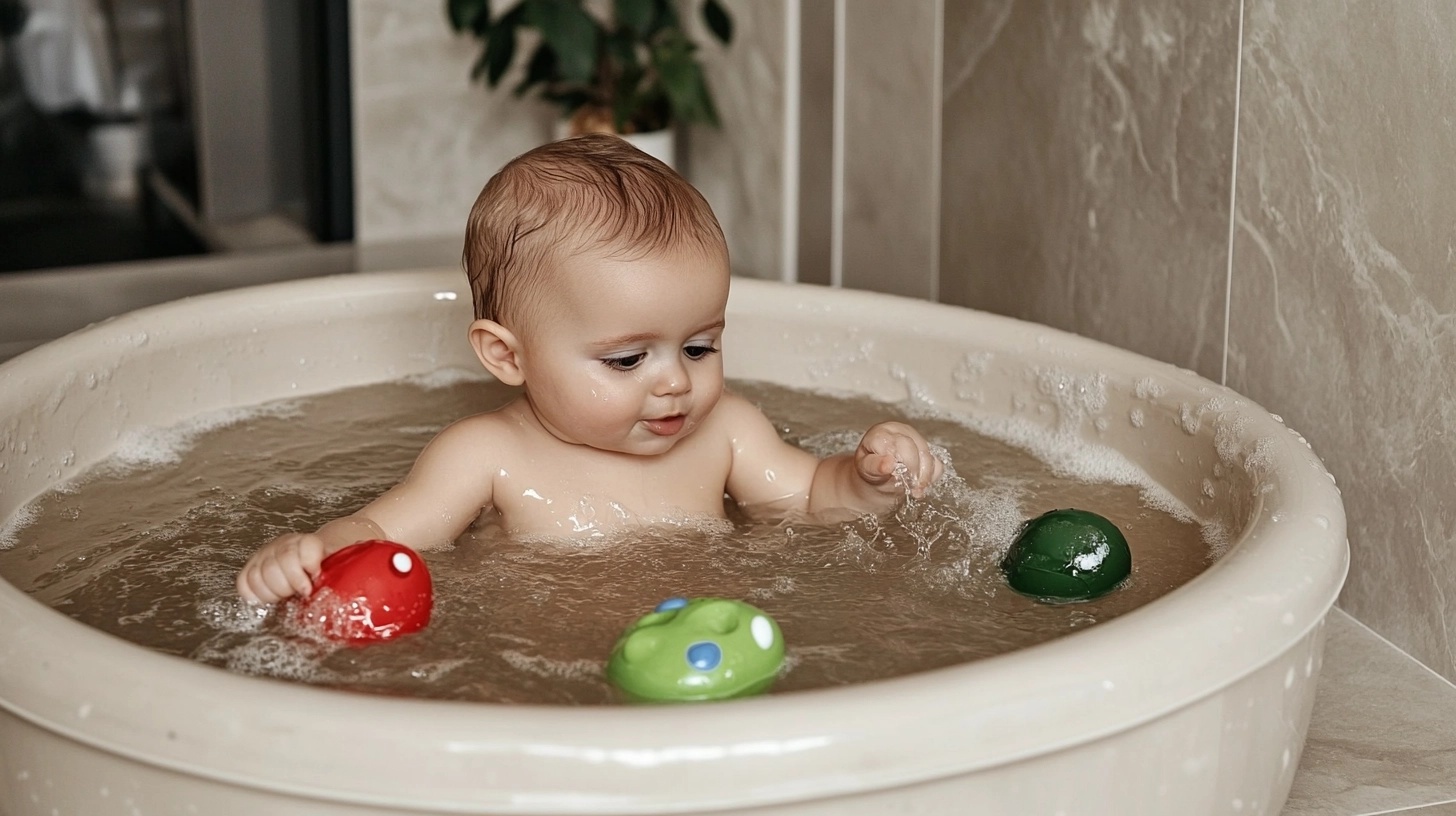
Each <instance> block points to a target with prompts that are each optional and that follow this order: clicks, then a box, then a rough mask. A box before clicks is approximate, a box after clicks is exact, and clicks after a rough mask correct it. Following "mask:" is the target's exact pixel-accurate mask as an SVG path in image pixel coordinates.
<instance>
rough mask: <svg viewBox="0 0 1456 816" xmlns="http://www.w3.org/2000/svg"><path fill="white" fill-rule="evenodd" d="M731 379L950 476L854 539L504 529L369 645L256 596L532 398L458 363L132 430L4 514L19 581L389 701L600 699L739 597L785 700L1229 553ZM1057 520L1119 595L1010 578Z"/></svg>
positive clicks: (753, 395) (1122, 498)
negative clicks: (424, 606) (1117, 552)
mask: <svg viewBox="0 0 1456 816" xmlns="http://www.w3.org/2000/svg"><path fill="white" fill-rule="evenodd" d="M1042 382H1043V383H1046V384H1047V387H1048V388H1051V389H1058V388H1060V387H1061V385H1062V383H1061V381H1059V380H1055V379H1052V378H1050V377H1048V376H1046V375H1043V376H1042ZM1071 385H1072V386H1073V390H1075V391H1078V392H1079V393H1078V394H1077V395H1076V396H1075V399H1077V400H1078V401H1079V402H1080V404H1088V401H1089V400H1092V401H1095V400H1096V398H1097V395H1096V394H1095V393H1092V394H1090V395H1089V394H1088V393H1086V388H1085V386H1086V384H1085V383H1071ZM1091 385H1093V386H1094V387H1100V383H1092V384H1091ZM731 387H732V388H733V389H734V390H736V391H737V392H738V393H740V394H742V395H744V396H745V397H747V398H748V399H750V400H752V401H754V402H756V403H758V404H759V405H760V406H762V407H763V409H764V411H765V413H767V414H768V416H769V417H770V418H772V419H773V420H774V422H775V424H776V426H777V427H778V428H779V430H780V433H781V434H782V435H783V436H784V438H786V439H788V440H789V441H791V442H793V443H795V444H797V445H800V446H801V447H804V448H805V449H807V450H810V451H812V452H814V453H815V454H817V455H821V456H824V455H829V454H832V453H838V452H841V451H846V450H851V449H852V448H853V447H854V445H855V444H857V442H858V440H859V436H860V434H861V433H862V432H863V429H864V428H866V427H868V426H869V425H870V424H872V423H874V422H876V421H879V420H882V419H900V420H903V421H907V422H911V423H912V424H914V425H916V426H917V427H918V428H920V429H921V431H922V432H923V433H924V434H925V435H926V436H927V438H928V439H930V440H931V442H932V444H933V445H934V446H935V447H936V449H937V451H938V452H939V453H940V454H941V455H942V458H943V459H944V460H945V461H946V462H947V463H948V464H947V469H946V475H945V477H944V478H943V479H942V480H941V481H940V482H939V483H938V484H937V485H936V486H935V487H934V488H933V489H932V490H931V491H930V492H929V493H928V494H927V495H926V496H925V497H923V498H918V499H917V498H907V500H906V502H905V503H904V505H903V506H902V507H901V508H900V509H899V510H897V511H896V512H894V513H892V514H888V515H886V516H885V517H883V518H876V517H872V516H869V517H862V518H858V519H853V520H849V521H843V522H838V523H811V522H808V521H802V520H787V521H764V520H754V519H751V518H748V517H746V516H745V515H744V514H742V513H740V512H738V511H737V510H736V508H734V507H732V505H731V502H730V503H729V506H728V508H727V512H728V514H729V520H728V521H727V522H721V521H698V522H683V523H680V524H665V525H659V526H656V527H652V528H646V529H639V530H633V531H631V532H627V533H622V534H617V535H613V536H610V537H605V538H597V539H589V540H573V541H551V540H529V541H527V540H517V539H512V538H510V537H507V536H505V535H504V534H503V533H502V532H501V531H500V530H499V529H498V527H496V526H495V525H494V524H492V523H490V521H489V519H484V520H483V521H482V522H481V523H479V524H477V525H476V526H474V527H472V528H471V529H470V530H468V531H467V532H466V533H465V534H464V535H462V536H461V537H460V538H459V539H458V540H457V541H456V542H454V544H453V545H452V546H451V547H449V548H443V549H437V550H432V551H428V552H425V553H423V557H424V559H425V561H426V563H427V565H428V566H429V568H430V571H431V575H432V577H433V579H434V585H435V610H434V616H433V619H432V622H431V625H430V626H429V627H428V628H427V629H425V630H424V631H423V632H420V633H417V634H414V635H409V636H407V637H403V638H400V639H398V640H396V641H390V642H386V643H381V644H376V645H371V646H368V647H365V648H356V647H347V646H341V645H339V644H336V643H333V642H331V641H329V640H327V639H326V638H324V637H323V636H322V634H321V632H320V631H308V630H304V629H300V628H298V624H296V623H295V622H294V621H293V620H292V617H293V616H290V615H286V614H280V612H279V611H278V610H270V609H269V608H266V607H253V606H250V605H248V604H246V603H244V602H242V601H241V600H240V599H238V598H237V596H236V593H235V590H234V579H235V576H236V574H237V571H238V569H239V568H240V567H241V566H242V565H243V563H244V562H245V561H246V560H247V558H248V557H249V556H250V555H251V554H252V552H253V551H254V550H255V549H256V548H257V547H258V546H259V545H261V544H262V543H263V542H265V541H267V540H268V539H269V538H271V537H272V536H274V535H277V534H279V533H282V532H286V531H291V530H303V529H313V528H316V527H317V526H318V525H320V524H322V523H323V522H325V521H327V520H329V519H331V518H335V517H337V516H339V515H343V514H346V513H348V512H351V511H353V510H354V509H356V508H358V507H359V506H361V505H363V504H364V503H366V502H367V501H369V500H370V499H372V498H373V497H374V496H376V495H378V494H379V493H380V492H382V491H383V490H385V489H387V488H388V487H389V486H390V485H392V484H394V482H396V481H397V480H398V479H399V478H400V477H402V476H403V475H404V473H405V472H406V471H407V470H408V468H409V466H410V464H411V463H412V462H413V460H414V457H415V455H416V454H418V452H419V450H420V448H421V447H423V445H424V444H425V443H426V442H427V441H428V440H429V439H430V438H431V437H432V436H433V435H434V434H435V433H436V432H438V430H439V429H440V428H442V427H444V425H446V424H448V423H449V422H451V421H453V420H454V419H457V418H458V417H460V416H463V415H465V414H468V413H472V412H477V411H481V410H486V409H489V408H490V407H493V406H495V405H499V404H501V403H503V402H504V401H506V400H508V399H509V398H510V397H511V396H512V395H513V392H512V391H511V390H510V389H507V388H504V387H502V386H500V385H499V384H496V383H493V382H488V381H482V380H480V379H478V378H472V377H465V376H460V375H458V374H454V373H450V372H446V373H441V374H437V375H432V376H431V377H429V378H422V379H416V380H414V381H408V382H399V383H392V384H386V385H375V386H368V387H365V388H358V389H350V390H346V391H341V392H337V393H334V394H329V395H325V396H322V397H317V398H309V399H304V400H293V401H287V402H279V403H272V404H268V405H264V406H258V407H255V408H251V409H247V410H239V409H230V410H229V411H227V412H219V413H217V414H213V415H208V416H205V417H200V418H198V419H195V420H192V421H190V422H188V423H185V424H184V425H182V426H179V427H176V428H172V429H166V430H163V431H148V432H146V433H139V434H134V435H132V436H131V437H129V438H128V439H127V440H126V441H125V443H124V444H123V446H122V448H121V452H120V454H119V455H117V456H114V457H112V458H111V459H109V460H108V461H106V462H103V463H101V464H100V465H98V466H97V467H95V468H93V469H92V470H91V471H89V472H88V474H87V475H85V476H84V477H82V478H81V479H78V480H76V481H74V482H72V483H69V484H67V485H64V486H62V487H61V488H59V489H57V490H55V491H53V492H51V493H49V494H46V495H45V496H42V497H41V498H40V499H38V500H37V501H36V502H34V503H33V504H32V505H30V506H29V507H27V508H26V509H25V510H24V511H22V513H21V514H19V515H17V516H15V517H14V518H13V519H12V520H10V521H9V522H7V526H6V535H7V536H8V537H9V541H10V542H12V543H11V546H10V547H9V548H8V549H3V550H0V575H3V576H4V577H5V578H6V579H7V580H9V581H10V582H12V583H14V584H15V585H17V586H19V587H20V588H22V589H23V590H25V591H27V592H30V593H31V594H33V595H34V596H35V597H36V598H38V599H39V600H41V601H43V602H44V603H47V604H49V605H51V606H53V607H55V608H57V609H59V610H61V611H62V612H64V613H66V614H68V615H71V616H72V617H74V618H76V619H77V620H80V621H82V622H84V623H87V624H89V625H91V626H94V627H97V628H99V629H102V630H104V631H107V632H111V633H113V634H116V635H118V636H120V637H123V638H126V639H129V640H132V641H134V642H136V643H139V644H142V645H144V646H147V647H150V648H152V649H156V650H158V651H161V652H164V653H168V654H174V655H182V656H186V657H190V658H192V659H195V660H198V661H201V662H203V663H207V664H210V665H214V666H220V667H223V668H226V669H228V670H231V671H235V672H241V673H245V674H251V675H260V676H268V677H275V678H280V679H285V680H292V681H298V682H305V683H313V684H319V685H324V686H330V687H334V688H341V689H352V690H357V691H367V692H374V693H384V694H396V695H409V696H419V697H431V698H444V699H462V700H479V701H490V702H523V703H526V702H528V703H571V704H600V703H610V702H614V701H616V700H617V697H616V696H615V694H614V693H613V691H612V690H611V689H610V688H609V687H608V685H607V684H606V681H605V679H604V667H605V661H606V658H607V655H608V653H609V652H610V649H611V647H612V644H613V643H614V642H615V640H616V638H617V637H618V636H619V635H620V634H621V632H622V631H623V630H624V629H625V628H626V627H627V626H628V625H629V624H630V623H631V622H632V621H633V620H634V619H635V618H636V617H637V616H639V615H641V614H644V613H646V612H647V611H650V610H651V609H652V608H653V607H654V606H655V605H656V604H657V602H658V601H660V600H662V599H663V598H666V597H669V596H674V595H683V596H695V595H713V596H722V597H729V598H738V599H742V600H745V601H748V602H749V603H752V604H754V605H755V606H758V607H760V608H761V609H763V610H765V611H766V612H768V613H769V614H770V615H772V616H773V617H774V618H775V619H776V620H777V621H778V623H779V625H780V627H781V628H782V629H783V632H784V636H785V639H786V641H787V644H788V655H787V660H786V666H787V669H786V671H785V673H784V674H783V676H782V677H781V678H780V679H779V681H778V683H777V684H776V685H775V691H776V692H777V691H792V690H799V689H809V688H818V687H824V686H832V685H840V684H846V683H857V682H864V681H868V680H873V679H877V678H883V677H891V676H896V675H901V674H908V673H912V672H918V671H925V670H929V669H933V668H938V667H943V666H948V665H954V664H958V663H964V662H967V661H971V660H976V659H980V658H984V657H989V656H993V655H996V654H1001V653H1004V652H1008V651H1012V650H1015V649H1019V648H1024V647H1026V646H1030V645H1033V644H1036V643H1040V642H1043V641H1046V640H1050V639H1052V638H1055V637H1059V636H1062V635H1065V634H1068V633H1069V632H1072V631H1075V630H1076V629H1078V628H1081V627H1084V626H1088V625H1092V624H1095V623H1099V622H1102V621H1106V620H1110V619H1112V618H1115V617H1117V616H1118V615H1121V614H1124V613H1126V612H1128V611H1130V610H1132V609H1135V608H1137V607H1139V606H1141V605H1143V604H1145V603H1147V602H1149V601H1151V600H1153V599H1155V598H1157V597H1159V596H1161V595H1163V594H1165V593H1166V592H1168V591H1170V590H1171V589H1173V588H1175V587H1177V586H1179V585H1181V584H1183V583H1185V582H1186V581H1188V580H1189V579H1190V578H1192V577H1193V576H1195V575H1197V574H1198V573H1199V572H1201V571H1202V570H1203V569H1204V568H1205V567H1206V566H1207V565H1208V563H1209V561H1210V558H1211V552H1212V551H1211V550H1210V547H1209V540H1210V536H1209V535H1208V533H1207V531H1206V530H1204V529H1202V528H1200V526H1199V525H1198V524H1196V523H1194V522H1193V520H1192V517H1191V515H1190V514H1189V513H1188V512H1187V511H1186V510H1184V509H1182V508H1180V507H1177V506H1174V505H1176V502H1172V500H1171V498H1170V497H1167V496H1166V495H1164V494H1162V493H1160V492H1159V490H1158V489H1157V488H1156V486H1155V485H1151V484H1149V483H1148V482H1147V480H1146V478H1145V477H1142V478H1139V477H1138V475H1137V474H1136V473H1131V472H1129V470H1128V469H1129V468H1132V465H1131V464H1130V463H1127V462H1126V461H1125V460H1119V459H1118V457H1115V456H1112V457H1109V455H1108V452H1106V451H1100V452H1097V451H1090V452H1089V451H1086V450H1078V449H1076V447H1075V446H1069V445H1067V444H1065V443H1064V442H1063V443H1056V442H1049V441H1048V440H1047V439H1046V436H1047V435H1046V434H1045V432H1043V433H1042V434H1040V435H1037V434H1036V433H1033V432H1032V431H1031V430H1030V429H1029V428H1027V427H1022V426H1019V425H1016V424H1014V423H1008V422H1001V423H999V424H997V425H995V426H994V427H993V426H991V425H984V426H981V427H976V426H975V422H974V421H973V420H967V419H964V418H959V419H952V418H947V417H943V416H937V415H935V414H934V412H933V411H929V410H927V409H926V407H925V406H923V405H915V404H907V405H902V406H891V405H885V404H882V403H875V402H872V401H869V400H866V399H863V398H857V397H845V396H842V395H835V396H832V397H831V396H826V395H823V394H816V393H809V392H804V391H796V390H791V389H788V388H784V387H781V386H775V385H769V384H763V383H752V382H737V383H733V384H731ZM973 428H974V430H973ZM977 431H980V432H977ZM987 434H991V435H987ZM993 436H994V437H995V438H993ZM998 438H999V439H1002V440H1007V441H998ZM1008 441H1009V442H1011V443H1013V444H1008ZM1027 450H1032V451H1035V452H1037V453H1038V454H1039V455H1040V456H1041V457H1042V458H1040V459H1039V458H1037V456H1033V455H1031V454H1029V453H1028V452H1027ZM1044 460H1046V461H1044ZM1048 462H1050V464H1049V463H1048ZM1133 470H1135V468H1133ZM1099 478H1100V479H1102V480H1103V481H1098V480H1097V479H1099ZM1109 480H1110V481H1111V482H1121V483H1120V484H1116V483H1108V481H1109ZM1061 507H1079V508H1082V509H1087V510H1093V511H1095V512H1098V513H1100V514H1102V515H1104V516H1107V517H1108V518H1109V519H1111V520H1112V521H1113V522H1114V523H1116V524H1117V525H1118V526H1119V527H1120V528H1121V529H1122V530H1123V532H1124V534H1125V535H1126V537H1127V539H1128V541H1129V544H1130V546H1131V548H1132V550H1133V574H1132V577H1131V578H1130V579H1129V581H1128V582H1127V583H1126V584H1125V585H1124V586H1123V587H1122V588H1120V589H1118V590H1117V591H1114V592H1113V593H1111V594H1109V595H1107V596H1104V597H1102V598H1099V599H1097V600H1094V601H1090V602H1087V603H1078V604H1058V605H1048V604H1040V603H1037V602H1035V601H1033V600H1031V599H1028V598H1025V597H1023V596H1020V595H1018V594H1017V593H1015V592H1013V591H1011V590H1010V589H1009V588H1008V587H1007V586H1006V585H1005V583H1004V580H1003V578H1002V576H1001V572H1000V569H999V561H1000V558H1001V556H1002V554H1003V553H1004V552H1005V550H1006V548H1007V547H1008V546H1009V545H1010V543H1011V540H1012V538H1013V537H1014V536H1015V534H1016V531H1017V529H1018V528H1019V526H1020V525H1021V523H1022V522H1023V521H1024V520H1026V519H1028V518H1031V517H1033V516H1036V515H1039V514H1040V513H1042V512H1044V511H1046V510H1051V509H1055V508H1061Z"/></svg>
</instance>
